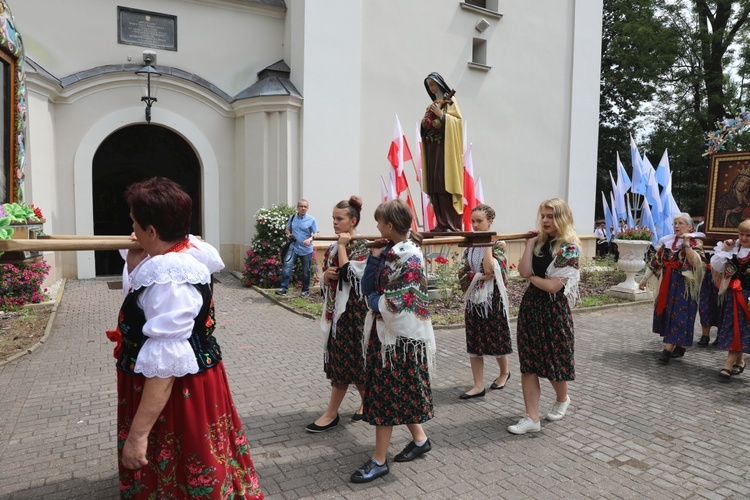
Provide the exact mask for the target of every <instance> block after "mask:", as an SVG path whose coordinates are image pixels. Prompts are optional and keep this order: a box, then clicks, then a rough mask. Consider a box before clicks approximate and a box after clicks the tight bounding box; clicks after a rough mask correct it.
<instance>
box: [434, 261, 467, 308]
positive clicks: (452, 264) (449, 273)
mask: <svg viewBox="0 0 750 500" xmlns="http://www.w3.org/2000/svg"><path fill="white" fill-rule="evenodd" d="M448 257H451V256H450V255H449V256H448ZM433 261H434V262H433ZM427 262H428V265H429V266H430V269H431V271H432V272H431V273H428V282H431V283H434V288H435V289H437V290H440V292H441V293H440V296H439V298H438V299H435V301H436V302H437V303H438V305H441V306H443V307H451V306H452V305H454V303H457V302H461V299H462V297H463V290H461V284H460V283H459V282H458V270H459V269H460V268H461V259H460V257H458V256H455V255H454V256H453V258H446V257H444V256H442V255H441V256H438V257H435V258H434V259H427ZM430 288H432V287H430Z"/></svg>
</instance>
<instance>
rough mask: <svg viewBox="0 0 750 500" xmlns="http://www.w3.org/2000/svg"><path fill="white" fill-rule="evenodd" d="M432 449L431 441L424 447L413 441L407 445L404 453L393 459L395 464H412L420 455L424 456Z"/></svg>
mask: <svg viewBox="0 0 750 500" xmlns="http://www.w3.org/2000/svg"><path fill="white" fill-rule="evenodd" d="M431 449H432V445H431V444H430V440H429V439H428V440H427V442H426V443H425V444H423V445H422V446H417V443H415V442H414V441H412V442H411V443H409V444H407V445H406V448H404V451H402V452H401V453H399V454H398V455H396V456H395V457H393V461H394V462H411V461H412V460H414V459H415V458H417V457H418V456H419V455H422V454H424V453H427V452H428V451H430V450H431Z"/></svg>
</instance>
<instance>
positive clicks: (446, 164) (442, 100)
mask: <svg viewBox="0 0 750 500" xmlns="http://www.w3.org/2000/svg"><path fill="white" fill-rule="evenodd" d="M424 86H425V88H426V89H427V93H428V94H429V96H430V98H431V99H432V102H431V103H430V105H429V106H428V107H427V110H426V111H425V114H424V118H422V124H421V127H420V134H421V136H422V189H423V191H424V192H425V193H426V194H427V195H428V196H429V197H430V202H431V203H432V206H433V208H434V210H435V218H436V219H437V225H436V226H435V228H434V229H433V231H435V232H456V231H461V230H462V223H461V222H462V221H461V214H463V211H464V204H463V203H464V201H463V194H464V168H463V126H462V125H463V118H462V117H461V110H460V109H459V108H458V103H457V102H456V99H455V97H453V94H455V90H451V89H450V87H448V84H447V83H445V80H443V77H442V76H440V74H438V73H430V74H429V75H428V76H427V78H425V80H424Z"/></svg>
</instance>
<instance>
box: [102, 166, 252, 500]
mask: <svg viewBox="0 0 750 500" xmlns="http://www.w3.org/2000/svg"><path fill="white" fill-rule="evenodd" d="M125 199H126V201H127V203H128V206H129V207H130V217H131V218H132V219H133V231H134V236H135V239H136V240H137V241H138V243H140V245H141V247H142V249H139V250H129V251H128V252H127V255H126V260H127V266H126V268H125V271H124V272H123V284H124V285H123V294H124V295H125V300H124V301H123V304H122V308H121V309H120V314H119V317H118V321H117V329H116V330H115V331H109V332H107V336H108V337H109V338H110V340H112V341H113V342H117V346H116V347H115V358H116V359H117V362H116V367H117V398H118V403H117V428H118V434H117V449H118V458H119V465H120V495H121V497H122V498H128V499H135V498H139V499H140V498H142V499H146V498H198V497H200V498H216V499H218V498H221V499H224V498H253V499H260V498H263V494H262V492H261V490H260V487H259V485H258V477H257V474H256V472H255V468H254V467H253V462H252V460H251V459H250V449H249V446H248V444H247V438H246V437H245V433H244V431H243V430H242V422H241V421H240V417H239V415H238V414H237V410H236V408H235V406H234V402H233V400H232V394H231V393H230V391H229V384H228V382H227V374H226V371H225V369H224V363H223V361H222V353H221V349H220V348H219V345H218V343H217V342H216V340H215V338H214V336H213V332H214V329H215V328H216V322H215V320H214V303H213V288H212V286H211V273H213V272H215V271H218V270H220V269H222V268H223V267H224V263H223V262H222V261H221V258H220V257H219V254H218V252H217V251H216V249H215V248H213V247H212V246H211V245H209V244H208V243H205V242H202V241H199V240H197V239H196V238H194V237H193V236H189V235H188V231H189V229H190V218H191V213H192V202H191V200H190V197H189V196H188V194H187V193H185V191H183V190H182V189H181V188H180V187H179V186H178V185H177V184H176V183H175V182H173V181H170V180H168V179H166V178H163V177H155V178H152V179H149V180H146V181H143V182H139V183H136V184H133V185H131V186H130V187H129V188H128V189H127V191H126V193H125Z"/></svg>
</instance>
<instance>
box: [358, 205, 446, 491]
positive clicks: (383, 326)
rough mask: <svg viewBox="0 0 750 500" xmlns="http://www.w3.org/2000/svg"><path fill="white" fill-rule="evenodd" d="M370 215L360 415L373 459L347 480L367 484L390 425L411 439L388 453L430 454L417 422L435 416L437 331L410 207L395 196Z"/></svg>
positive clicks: (383, 469) (380, 471) (403, 456)
mask: <svg viewBox="0 0 750 500" xmlns="http://www.w3.org/2000/svg"><path fill="white" fill-rule="evenodd" d="M375 220H376V221H377V223H378V224H377V226H378V230H379V231H380V234H381V236H382V239H379V240H377V241H376V242H375V244H376V245H378V244H379V245H380V247H378V248H372V249H371V254H370V257H369V258H368V260H367V268H366V269H365V276H364V278H363V279H362V291H363V293H364V294H365V295H366V296H367V302H368V306H369V307H370V312H369V313H368V315H367V320H366V322H365V338H364V343H363V351H364V354H365V356H366V363H367V366H366V377H365V399H364V415H365V420H367V421H368V422H369V423H370V425H374V426H376V427H375V451H374V453H373V455H372V458H371V459H369V460H368V461H367V462H365V463H364V464H363V465H362V467H360V468H359V469H357V470H356V471H355V472H354V473H353V474H352V477H351V480H352V482H355V483H366V482H369V481H372V480H373V479H376V478H378V477H381V476H384V475H386V474H388V472H389V468H388V463H387V460H386V454H387V452H388V447H389V445H390V442H391V434H392V432H393V426H394V425H401V424H405V425H406V427H407V428H408V429H409V432H410V433H411V436H412V439H413V441H412V442H410V443H409V444H408V445H407V446H406V448H404V450H403V451H402V452H401V453H399V454H398V455H396V456H395V457H394V460H395V461H396V462H409V461H411V460H414V459H415V458H417V457H418V456H420V455H422V454H423V453H426V452H428V451H430V449H431V444H430V440H429V439H427V435H426V434H425V432H424V429H423V428H422V425H421V424H422V422H426V421H427V420H429V419H431V418H432V417H433V411H432V392H431V390H430V373H432V371H433V366H434V362H435V335H434V333H433V331H432V322H431V321H430V313H429V310H428V308H427V305H428V297H427V273H426V270H425V262H424V256H423V255H422V251H421V250H420V249H419V246H418V245H419V243H421V240H422V238H421V236H420V235H419V234H418V233H412V234H411V236H410V235H409V233H410V230H409V228H410V227H411V222H412V216H411V211H410V210H409V207H408V206H407V205H406V203H404V202H403V201H401V200H391V201H387V202H385V203H381V204H380V205H379V206H378V208H377V209H376V210H375Z"/></svg>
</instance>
